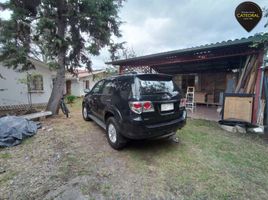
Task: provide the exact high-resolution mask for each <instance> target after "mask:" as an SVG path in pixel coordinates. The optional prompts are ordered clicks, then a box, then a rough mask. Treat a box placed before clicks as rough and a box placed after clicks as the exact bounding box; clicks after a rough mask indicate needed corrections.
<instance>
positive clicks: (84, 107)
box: [82, 105, 92, 121]
mask: <svg viewBox="0 0 268 200" xmlns="http://www.w3.org/2000/svg"><path fill="white" fill-rule="evenodd" d="M82 115H83V119H84V120H85V121H92V119H91V118H90V117H89V116H88V107H87V106H86V105H83V106H82Z"/></svg>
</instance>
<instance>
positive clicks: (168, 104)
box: [161, 103, 174, 111]
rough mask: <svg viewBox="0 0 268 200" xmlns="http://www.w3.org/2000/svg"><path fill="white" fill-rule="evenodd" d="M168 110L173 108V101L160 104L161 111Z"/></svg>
mask: <svg viewBox="0 0 268 200" xmlns="http://www.w3.org/2000/svg"><path fill="white" fill-rule="evenodd" d="M170 110H174V104H173V103H165V104H161V111H170Z"/></svg>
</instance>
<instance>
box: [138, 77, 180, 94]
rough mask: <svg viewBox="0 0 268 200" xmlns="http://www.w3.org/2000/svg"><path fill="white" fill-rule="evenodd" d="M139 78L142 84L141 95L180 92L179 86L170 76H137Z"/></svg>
mask: <svg viewBox="0 0 268 200" xmlns="http://www.w3.org/2000/svg"><path fill="white" fill-rule="evenodd" d="M137 80H138V82H139V85H140V88H139V91H140V94H141V95H147V94H161V93H173V92H178V88H177V86H176V85H175V84H174V82H173V81H172V79H170V78H165V77H156V78H148V77H142V78H137Z"/></svg>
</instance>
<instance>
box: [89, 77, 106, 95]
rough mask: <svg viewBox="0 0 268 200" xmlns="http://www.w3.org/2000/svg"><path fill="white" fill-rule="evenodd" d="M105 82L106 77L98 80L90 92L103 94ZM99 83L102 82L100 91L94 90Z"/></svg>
mask: <svg viewBox="0 0 268 200" xmlns="http://www.w3.org/2000/svg"><path fill="white" fill-rule="evenodd" d="M104 82H105V80H104V79H103V80H100V81H98V82H97V83H96V84H95V85H94V87H93V88H92V90H91V91H90V93H91V94H93V95H95V94H101V92H102V88H103V84H104ZM99 84H101V85H100V89H99V91H98V92H94V90H95V88H96V87H97V86H98V85H99Z"/></svg>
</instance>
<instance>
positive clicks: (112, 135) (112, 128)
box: [106, 117, 127, 150]
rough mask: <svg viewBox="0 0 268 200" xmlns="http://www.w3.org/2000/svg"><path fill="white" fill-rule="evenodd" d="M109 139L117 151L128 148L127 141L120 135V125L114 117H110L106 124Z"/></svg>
mask: <svg viewBox="0 0 268 200" xmlns="http://www.w3.org/2000/svg"><path fill="white" fill-rule="evenodd" d="M106 132H107V139H108V142H109V144H110V145H111V147H113V148H114V149H116V150H119V149H122V148H123V147H125V146H126V144H127V140H126V139H125V138H124V137H123V136H122V135H121V134H120V133H119V128H118V123H117V122H116V120H115V118H114V117H110V118H109V119H108V120H107V122H106Z"/></svg>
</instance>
